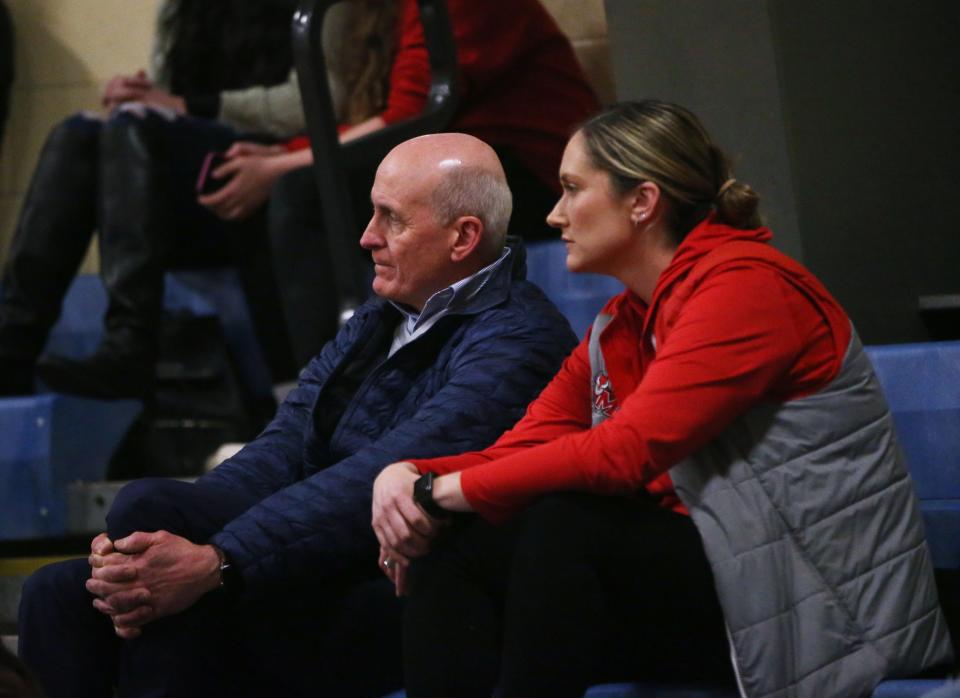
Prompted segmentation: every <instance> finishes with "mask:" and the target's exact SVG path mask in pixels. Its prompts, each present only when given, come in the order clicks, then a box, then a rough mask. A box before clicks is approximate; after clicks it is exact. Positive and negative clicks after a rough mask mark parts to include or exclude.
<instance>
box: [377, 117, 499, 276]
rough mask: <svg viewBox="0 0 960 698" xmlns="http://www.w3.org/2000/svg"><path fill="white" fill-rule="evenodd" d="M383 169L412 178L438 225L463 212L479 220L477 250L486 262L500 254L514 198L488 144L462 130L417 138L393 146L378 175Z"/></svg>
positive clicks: (495, 155)
mask: <svg viewBox="0 0 960 698" xmlns="http://www.w3.org/2000/svg"><path fill="white" fill-rule="evenodd" d="M381 172H383V173H384V174H387V173H390V174H394V173H397V174H399V173H402V176H404V177H406V178H408V179H414V180H416V184H417V188H418V189H419V194H420V195H421V196H422V197H423V198H422V200H423V201H424V202H425V203H427V204H428V205H429V206H430V207H431V208H432V210H433V212H434V215H435V217H436V219H437V221H438V223H440V225H443V226H446V225H449V224H451V223H453V222H454V221H455V220H456V219H457V218H460V217H462V216H473V217H476V218H478V219H480V221H481V222H482V223H483V228H484V233H483V239H482V241H481V245H480V246H479V248H478V252H479V253H480V255H481V256H482V257H483V258H484V259H487V260H492V259H495V258H496V257H498V256H499V254H500V251H501V250H502V249H503V245H504V241H505V239H506V235H507V226H508V224H509V222H510V213H511V210H512V208H513V199H512V197H511V194H510V188H509V187H508V186H507V178H506V175H505V174H504V171H503V166H502V165H501V164H500V159H499V158H498V157H497V154H496V153H495V152H494V150H493V148H491V147H490V146H489V145H487V144H486V143H484V142H483V141H481V140H480V139H479V138H474V137H473V136H469V135H467V134H464V133H436V134H430V135H427V136H419V137H417V138H413V139H411V140H408V141H405V142H403V143H401V144H400V145H398V146H397V147H395V148H394V149H393V150H391V151H390V153H389V154H388V155H387V157H386V158H384V160H383V162H382V163H381V164H380V168H379V170H378V175H379V174H380V173H381Z"/></svg>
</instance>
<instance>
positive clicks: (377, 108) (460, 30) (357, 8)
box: [200, 0, 599, 362]
mask: <svg viewBox="0 0 960 698" xmlns="http://www.w3.org/2000/svg"><path fill="white" fill-rule="evenodd" d="M352 5H353V7H352V8H348V9H352V11H353V12H354V14H353V16H352V18H351V21H350V22H349V29H348V34H347V36H345V37H344V39H343V50H342V54H343V55H342V56H341V57H340V60H339V61H338V62H337V65H336V69H337V70H336V71H335V72H336V73H337V74H338V75H339V76H340V78H341V82H342V83H343V90H342V92H343V95H344V96H343V100H342V106H341V108H340V110H339V116H340V118H341V127H340V141H341V142H348V141H350V140H353V139H355V138H359V137H362V136H365V135H367V134H369V133H371V132H373V131H376V130H379V129H381V128H383V127H384V126H388V125H390V124H394V123H397V122H399V121H403V120H404V119H408V118H412V117H415V116H417V115H419V114H420V113H421V112H422V111H423V109H424V106H425V104H426V100H427V96H428V90H429V87H430V66H429V61H428V56H427V49H426V41H425V39H424V34H423V28H422V25H421V24H420V17H419V9H418V6H417V2H416V0H397V1H396V2H393V1H391V2H385V1H384V0H357V1H356V2H354V3H352ZM447 5H448V11H449V15H450V22H451V25H452V27H453V32H454V40H455V42H456V47H457V62H458V65H459V74H458V81H457V90H458V92H457V104H458V108H457V111H456V113H455V115H454V117H453V120H452V122H451V123H450V125H449V127H448V129H447V130H449V131H459V132H463V133H467V134H470V135H473V136H476V137H477V138H480V139H481V140H483V141H485V142H486V143H489V144H490V145H491V146H492V147H493V148H494V150H495V151H496V152H497V155H498V157H499V158H500V160H501V162H502V163H503V166H504V170H505V172H506V174H507V181H508V184H509V185H510V188H511V190H512V191H513V192H514V199H515V201H516V206H515V208H514V212H513V215H512V217H511V220H510V228H509V231H508V232H509V234H511V235H516V236H519V237H522V238H524V239H528V240H529V239H537V238H545V237H552V236H553V235H554V233H553V232H552V231H551V229H550V228H549V227H548V226H546V225H545V224H544V217H545V216H546V214H547V212H549V210H550V208H551V206H552V205H553V202H554V201H555V199H556V196H557V194H559V188H558V186H557V183H556V176H555V173H556V169H557V166H558V165H559V163H560V156H561V154H562V152H563V147H564V145H565V144H566V141H567V138H568V137H569V135H570V133H571V131H572V130H573V128H574V127H575V125H576V124H578V123H580V122H582V121H583V120H584V119H586V118H587V117H589V116H590V115H591V114H593V113H595V112H596V111H597V110H598V109H599V103H598V101H597V98H596V95H595V94H594V92H593V89H592V88H591V87H590V84H589V82H588V80H587V78H586V76H585V75H584V73H583V70H582V68H581V67H580V64H579V63H578V62H577V59H576V56H575V54H574V52H573V48H572V46H571V45H570V41H569V40H568V39H567V37H566V36H565V35H564V34H563V32H561V31H560V29H559V28H558V27H557V24H556V22H554V20H553V18H552V17H551V16H550V14H549V13H548V12H547V11H546V10H545V9H544V7H543V6H542V5H541V4H540V2H539V0H485V1H484V2H475V0H447ZM334 92H336V90H334ZM308 146H309V142H308V141H307V140H306V139H303V138H300V139H296V140H295V141H293V142H291V143H290V144H288V146H287V148H286V149H285V148H282V147H279V146H262V145H257V144H251V143H238V144H236V145H235V146H234V147H233V148H231V149H230V150H229V151H228V152H227V156H228V158H229V160H228V161H227V162H226V163H224V164H223V165H221V166H220V168H219V169H217V170H216V171H215V172H214V176H216V177H222V178H230V181H229V182H228V183H227V184H226V185H225V186H223V188H222V189H220V190H219V191H218V192H216V193H214V194H211V195H209V196H204V197H201V198H200V202H201V203H202V204H204V205H205V206H207V207H209V208H210V209H211V210H212V211H214V212H215V213H216V214H217V215H219V216H221V217H222V218H225V219H230V220H235V219H242V218H245V217H247V216H249V215H251V214H252V213H253V212H255V211H257V210H258V209H259V208H260V207H261V206H262V205H263V204H264V203H265V202H266V201H267V200H268V198H269V200H270V207H269V219H270V236H271V245H272V249H273V254H274V258H275V262H276V264H275V266H276V276H277V279H278V283H279V285H280V290H281V298H282V301H283V305H284V312H285V315H286V319H287V326H288V329H289V332H290V335H291V342H292V345H293V351H294V355H295V357H296V358H297V360H298V361H301V362H306V361H307V360H309V358H310V357H312V356H313V355H314V354H315V353H316V352H317V351H318V350H319V348H320V347H321V346H322V345H323V342H324V341H326V340H327V339H329V338H330V337H332V336H333V334H334V333H335V331H336V327H337V315H338V303H337V302H336V291H335V288H334V287H333V284H332V280H331V274H330V273H329V272H326V273H324V270H325V269H326V265H327V261H326V256H327V255H326V250H327V247H326V242H325V241H324V240H323V239H322V236H321V235H318V234H317V231H319V230H322V229H323V222H322V216H321V213H320V208H319V203H318V202H317V192H316V184H315V181H314V178H313V173H312V172H311V170H310V169H309V167H308V166H309V165H310V164H311V163H312V161H313V155H312V152H311V150H310V148H309V147H308ZM372 181H373V171H372V170H371V171H369V172H359V173H351V177H350V182H349V188H350V190H351V191H352V192H353V193H354V196H353V199H354V208H355V210H356V218H357V220H358V221H362V220H366V219H367V218H369V217H370V204H369V201H368V200H367V192H368V191H369V190H370V185H371V184H372ZM358 234H359V231H358Z"/></svg>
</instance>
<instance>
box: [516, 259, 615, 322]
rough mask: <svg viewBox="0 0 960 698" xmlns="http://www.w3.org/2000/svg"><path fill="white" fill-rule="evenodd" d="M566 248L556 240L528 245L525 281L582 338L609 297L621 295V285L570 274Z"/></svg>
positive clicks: (607, 277)
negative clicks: (555, 307)
mask: <svg viewBox="0 0 960 698" xmlns="http://www.w3.org/2000/svg"><path fill="white" fill-rule="evenodd" d="M566 259H567V247H566V245H564V244H563V243H562V242H560V241H559V240H549V241H542V242H531V243H528V244H527V279H529V280H530V281H532V282H533V283H535V284H536V285H537V286H539V287H540V288H541V289H543V292H544V293H546V294H547V297H548V298H550V300H552V301H553V302H554V303H555V304H556V306H557V307H558V308H559V309H560V312H561V313H563V314H564V316H565V317H566V318H567V320H568V321H569V322H570V326H571V327H572V328H573V331H574V332H576V333H577V336H578V337H583V336H584V335H585V334H586V332H587V330H588V329H589V328H590V325H592V324H593V319H594V318H595V317H596V316H597V313H598V312H600V309H601V308H602V307H603V305H604V303H606V302H607V301H608V300H610V298H612V297H613V296H615V295H617V294H618V293H621V292H623V284H621V283H620V282H619V281H617V280H616V279H613V278H611V277H609V276H601V275H599V274H571V273H570V272H568V271H567V265H566Z"/></svg>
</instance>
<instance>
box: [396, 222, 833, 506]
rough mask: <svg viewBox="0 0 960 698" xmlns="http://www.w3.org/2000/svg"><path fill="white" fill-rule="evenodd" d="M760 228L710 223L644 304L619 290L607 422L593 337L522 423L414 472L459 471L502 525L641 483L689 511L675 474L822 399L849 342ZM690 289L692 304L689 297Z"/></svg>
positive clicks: (608, 333) (813, 284) (475, 502)
mask: <svg viewBox="0 0 960 698" xmlns="http://www.w3.org/2000/svg"><path fill="white" fill-rule="evenodd" d="M770 238H771V234H770V231H769V230H767V229H766V228H759V229H756V230H739V229H735V228H731V227H729V226H726V225H722V224H718V223H716V222H715V221H714V220H713V218H712V217H710V218H708V219H707V220H706V221H704V222H702V223H701V224H700V225H698V226H697V227H696V228H694V230H692V231H691V232H690V234H689V235H688V236H687V238H686V239H685V240H684V242H683V243H682V244H681V245H680V246H679V247H678V248H677V251H676V253H675V254H674V257H673V260H672V261H671V264H670V265H669V267H668V268H667V269H666V270H665V271H664V272H663V273H662V274H661V275H660V278H659V279H658V281H657V285H656V288H655V290H654V294H653V298H652V300H651V303H650V306H647V304H646V303H644V302H643V301H642V300H641V299H640V298H639V297H637V296H636V295H635V294H633V293H632V292H630V291H626V292H624V293H622V294H620V295H618V296H616V297H614V298H613V299H611V300H610V301H609V302H608V303H607V305H606V306H605V308H604V309H603V311H602V312H604V313H608V314H610V315H612V316H613V319H612V320H611V321H610V323H609V324H608V325H607V326H606V328H605V329H604V331H603V334H602V335H601V338H600V346H601V349H602V351H603V356H604V361H605V364H606V369H607V372H608V379H609V381H608V382H605V384H604V385H605V387H606V390H605V391H604V395H603V399H604V401H605V404H607V405H608V406H610V407H611V408H612V409H611V412H612V414H611V416H610V418H609V419H607V420H606V421H604V422H602V423H601V424H599V425H598V426H596V427H594V428H591V408H592V405H593V400H594V385H593V383H594V382H595V381H594V380H593V377H592V375H591V367H590V360H589V355H588V341H589V334H588V337H587V338H585V339H584V340H583V341H582V342H581V343H580V345H579V346H578V347H577V348H576V349H575V350H574V352H573V353H572V354H571V355H570V356H569V357H568V358H567V360H566V361H565V362H564V365H563V366H562V368H561V370H560V373H559V374H557V376H556V377H555V378H554V379H553V381H551V383H550V384H549V385H548V386H547V387H546V388H545V389H544V391H543V392H542V393H541V394H540V396H539V397H538V398H537V399H536V400H535V401H534V402H533V403H532V404H531V405H530V407H529V408H528V410H527V413H526V415H525V416H524V417H523V419H521V420H520V422H518V423H517V425H516V426H515V427H514V428H513V429H512V430H510V431H509V432H507V433H506V434H504V435H503V436H502V437H501V438H500V439H499V440H498V441H497V442H496V443H494V444H493V445H492V446H490V447H489V448H487V449H485V450H483V451H477V452H472V453H466V454H463V455H460V456H451V457H445V458H437V459H432V460H418V461H414V463H415V464H416V466H417V468H418V469H419V470H420V471H421V472H427V471H432V472H435V473H449V472H455V471H460V470H462V471H464V472H463V474H462V476H461V485H462V487H463V493H464V496H465V497H466V498H467V500H468V501H469V502H470V504H471V506H473V508H474V509H476V510H477V511H478V512H479V513H480V514H481V515H483V516H484V517H486V518H487V519H489V520H492V521H500V520H503V519H505V518H507V517H508V516H510V515H511V514H513V513H514V512H516V511H517V510H518V509H520V508H522V507H523V506H524V505H526V504H527V503H528V502H529V501H530V500H531V499H533V498H535V497H536V496H538V495H540V494H543V493H546V492H552V491H560V490H577V491H589V492H594V493H598V494H606V495H631V494H633V493H636V492H637V491H638V490H639V489H640V488H646V489H647V490H648V491H649V492H650V493H651V494H653V495H654V496H655V497H657V498H658V500H659V501H660V503H661V505H662V506H664V507H667V508H670V509H673V510H675V511H679V512H685V508H684V507H683V505H682V504H681V503H680V500H679V499H678V498H677V496H676V494H675V492H674V490H673V483H672V481H671V479H670V475H669V472H668V471H669V468H670V467H671V466H672V465H674V464H676V463H678V462H679V461H681V460H683V459H684V458H686V457H687V456H689V455H690V454H692V453H693V452H694V451H696V450H697V449H699V448H701V447H702V446H704V445H705V444H707V443H708V442H710V441H711V440H712V439H713V438H714V437H716V436H717V435H719V434H720V433H721V432H722V431H723V430H724V428H726V426H727V425H728V424H730V423H731V422H732V421H733V420H734V419H735V418H736V417H737V416H738V415H740V414H742V413H743V412H744V411H746V410H747V409H748V408H750V407H751V406H753V405H754V404H756V403H758V402H760V401H775V402H784V401H787V400H790V399H793V398H796V397H800V396H802V395H806V394H809V393H812V392H815V391H817V390H818V389H819V388H820V387H822V386H824V385H825V384H827V383H829V382H830V380H832V379H833V377H834V376H835V375H836V373H837V371H838V370H839V368H840V364H841V362H842V360H843V355H844V352H845V351H846V348H847V344H848V343H849V340H850V335H851V327H850V322H849V319H848V318H847V316H846V314H845V313H844V311H843V309H842V308H841V307H840V306H839V305H838V304H837V302H836V301H835V300H834V299H833V298H832V297H831V296H830V294H829V293H828V292H827V291H826V290H825V289H824V288H823V286H822V285H821V284H820V283H819V282H818V281H817V280H816V279H815V278H814V277H813V276H812V275H811V274H810V273H809V272H808V271H807V270H806V269H804V268H803V267H802V266H800V265H799V264H797V263H796V262H794V261H793V260H791V259H789V258H788V257H786V256H785V255H782V254H780V253H779V252H777V251H776V250H774V249H773V248H772V247H769V246H768V245H766V243H768V242H769V240H770ZM742 241H748V242H752V243H764V245H765V247H764V249H763V250H762V252H763V254H762V255H761V256H762V257H763V259H757V258H756V257H754V256H750V257H744V258H742V259H738V258H736V257H734V258H732V259H726V260H725V261H723V262H721V263H719V264H717V265H716V266H713V267H712V268H711V269H710V270H709V271H708V272H707V273H706V274H705V275H704V277H703V278H702V279H700V280H699V282H698V283H697V284H696V285H695V286H694V287H693V288H689V287H685V286H684V281H685V280H686V278H687V276H688V275H689V274H690V273H691V271H692V270H694V269H695V267H696V265H697V263H698V262H699V261H701V260H703V259H704V258H705V257H706V256H707V255H708V254H709V253H711V252H713V251H715V250H718V249H719V248H721V247H722V246H724V245H726V244H728V243H733V242H742ZM688 293H689V295H687V294H688Z"/></svg>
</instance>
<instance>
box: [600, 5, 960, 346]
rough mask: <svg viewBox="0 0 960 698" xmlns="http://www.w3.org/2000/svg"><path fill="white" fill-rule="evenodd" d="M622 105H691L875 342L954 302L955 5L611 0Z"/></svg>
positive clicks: (958, 278)
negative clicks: (923, 305) (651, 100)
mask: <svg viewBox="0 0 960 698" xmlns="http://www.w3.org/2000/svg"><path fill="white" fill-rule="evenodd" d="M606 6H607V21H608V26H609V29H610V33H611V37H612V45H613V52H614V68H615V72H616V78H617V89H618V97H619V98H620V99H640V98H644V97H658V98H663V99H669V100H672V101H677V102H680V103H682V104H685V105H686V106H689V107H690V108H691V109H693V110H694V111H695V112H696V113H698V114H699V115H700V116H701V117H702V118H703V119H704V121H705V123H706V125H707V127H708V128H709V129H710V130H711V132H712V133H713V134H714V136H715V137H716V139H717V141H718V142H719V143H720V144H721V145H723V146H724V147H725V149H726V150H727V151H728V152H730V153H731V154H733V155H736V156H741V157H742V163H741V164H740V165H739V166H738V167H737V175H738V177H739V178H740V179H743V180H745V181H748V182H750V183H751V184H752V185H753V186H754V187H755V188H756V189H757V190H758V191H759V192H760V193H761V196H762V198H763V210H764V212H765V214H766V217H767V220H768V222H769V223H770V225H771V226H772V227H773V228H774V232H775V234H776V238H775V240H776V242H777V244H778V246H779V247H780V248H781V249H783V250H784V251H786V252H787V253H788V254H791V255H792V256H794V257H797V258H799V259H801V260H802V261H803V262H804V263H805V264H806V265H807V266H808V267H810V268H811V269H812V270H813V271H814V272H815V273H816V274H817V275H818V276H819V277H820V278H821V279H822V280H823V281H824V283H825V284H826V285H827V287H828V288H830V290H831V291H832V292H833V293H834V294H835V295H836V296H837V298H838V299H839V300H840V302H841V303H842V304H843V305H844V307H845V308H846V309H847V311H848V312H849V313H850V315H851V317H852V318H853V320H854V322H855V324H856V325H857V327H858V329H859V331H860V334H861V336H862V337H863V338H864V340H865V341H866V342H869V343H881V342H899V341H919V340H924V339H927V338H928V336H929V335H928V332H927V330H926V328H925V326H924V324H923V322H922V321H921V319H920V316H919V314H918V312H917V297H918V295H920V294H938V293H940V294H946V293H954V294H955V293H960V230H958V227H960V226H958V223H957V220H956V218H955V216H954V215H953V212H954V208H955V207H954V201H956V200H957V199H958V196H957V190H958V187H960V175H958V172H960V170H958V168H960V48H958V47H960V3H956V2H954V1H953V0H920V1H919V2H911V3H901V2H890V1H888V0H884V1H877V0H842V1H841V0H803V1H798V0H606Z"/></svg>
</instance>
